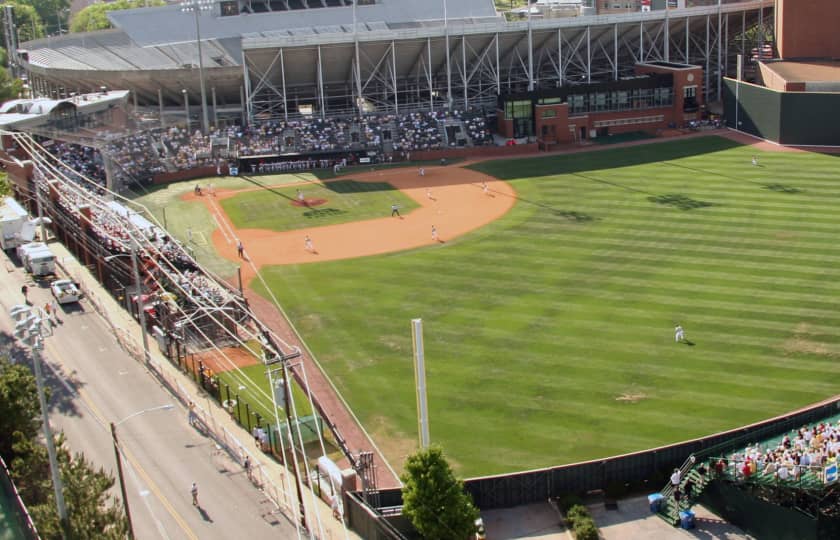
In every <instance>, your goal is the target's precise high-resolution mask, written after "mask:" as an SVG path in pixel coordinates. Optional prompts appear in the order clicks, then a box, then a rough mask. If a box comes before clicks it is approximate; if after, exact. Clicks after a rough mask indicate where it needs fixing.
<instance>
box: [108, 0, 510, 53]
mask: <svg viewBox="0 0 840 540" xmlns="http://www.w3.org/2000/svg"><path fill="white" fill-rule="evenodd" d="M354 11H355V20H356V21H357V22H358V24H359V25H360V26H361V27H362V28H365V27H368V28H370V29H376V28H382V29H388V28H390V27H391V26H392V25H397V26H404V25H406V24H418V25H424V24H428V23H430V22H433V23H434V24H437V25H442V24H443V20H444V3H443V2H431V1H428V0H426V1H416V0H377V2H376V3H375V4H371V5H359V6H357V7H356V9H355V10H354V9H353V7H352V6H334V7H321V8H318V9H295V10H287V11H275V12H261V13H240V14H239V15H225V16H222V15H221V12H220V11H219V7H218V5H216V6H214V10H213V11H211V12H208V13H206V14H200V25H201V34H202V35H204V36H208V37H213V38H215V39H224V38H234V37H240V36H242V35H243V34H253V33H261V32H271V33H274V32H290V33H292V34H297V33H315V34H319V33H335V32H337V31H338V32H341V31H343V32H348V33H351V32H352V31H353V21H354ZM497 17H498V15H497V13H496V8H495V6H494V4H493V1H492V0H450V1H449V2H448V3H447V5H446V18H447V19H449V20H487V19H496V18H497ZM108 18H109V19H110V20H111V22H112V23H113V24H114V25H115V26H116V27H117V28H119V29H121V30H123V31H124V32H125V33H126V34H127V35H128V36H129V38H131V40H133V41H134V42H135V43H136V44H137V45H141V46H149V45H163V44H175V43H183V42H190V41H194V40H195V37H196V29H195V14H194V13H192V12H185V11H182V9H181V7H180V6H178V5H177V4H176V5H168V6H162V7H153V8H139V9H127V10H121V11H110V12H108Z"/></svg>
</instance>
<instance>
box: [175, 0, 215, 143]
mask: <svg viewBox="0 0 840 540" xmlns="http://www.w3.org/2000/svg"><path fill="white" fill-rule="evenodd" d="M212 8H213V2H212V0H184V1H183V2H181V11H184V12H187V11H192V12H193V14H194V15H195V43H196V45H197V46H198V80H199V84H200V85H201V132H202V133H204V134H205V135H206V134H207V131H208V130H209V129H210V123H209V121H208V119H207V90H206V88H205V84H204V59H203V58H202V56H201V23H200V22H199V12H200V11H210V9H212Z"/></svg>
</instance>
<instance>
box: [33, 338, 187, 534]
mask: <svg viewBox="0 0 840 540" xmlns="http://www.w3.org/2000/svg"><path fill="white" fill-rule="evenodd" d="M44 343H45V344H46V348H48V349H50V356H52V357H53V358H59V359H60V358H61V355H60V354H59V353H58V351H57V350H56V348H55V347H54V346H53V345H52V343H50V342H49V341H46V340H45V341H44ZM73 391H75V392H76V393H77V394H78V395H79V397H80V398H82V401H83V402H84V403H85V405H87V407H88V409H90V411H91V413H93V416H94V418H95V419H96V421H97V422H98V423H99V424H101V425H102V427H104V428H105V429H106V430H108V429H109V426H110V422H108V421H106V420H105V416H104V415H103V414H102V411H100V410H99V407H97V406H96V404H94V402H93V400H92V399H90V397H89V396H88V395H87V392H86V391H85V390H83V389H81V388H76V389H73ZM120 449H121V450H122V453H123V454H124V455H125V458H126V459H127V460H128V461H129V462H130V463H131V464H132V466H134V469H135V470H136V471H137V473H138V474H139V475H140V476H141V477H143V480H144V481H145V482H146V483H147V484H148V488H149V491H151V492H152V493H154V494H155V496H156V497H157V498H158V500H159V501H160V503H161V504H162V505H163V507H164V508H165V509H166V511H167V512H169V515H171V516H172V519H174V520H175V523H177V524H178V526H179V527H181V529H182V530H183V531H184V532H185V533H186V534H187V537H189V538H190V539H191V540H198V536H196V534H195V533H194V532H193V530H192V529H191V528H190V526H189V525H188V524H187V522H186V521H184V518H183V517H181V514H179V513H178V511H177V510H175V507H173V506H172V503H170V502H169V499H167V498H166V496H165V495H164V494H163V492H162V491H161V490H160V488H158V486H157V484H155V482H154V481H153V480H152V479H151V477H149V475H148V474H147V473H146V470H145V469H143V467H142V466H141V465H140V463H139V462H138V461H137V458H136V457H134V454H132V453H131V452H130V451H129V450H128V448H126V447H124V446H122V445H120Z"/></svg>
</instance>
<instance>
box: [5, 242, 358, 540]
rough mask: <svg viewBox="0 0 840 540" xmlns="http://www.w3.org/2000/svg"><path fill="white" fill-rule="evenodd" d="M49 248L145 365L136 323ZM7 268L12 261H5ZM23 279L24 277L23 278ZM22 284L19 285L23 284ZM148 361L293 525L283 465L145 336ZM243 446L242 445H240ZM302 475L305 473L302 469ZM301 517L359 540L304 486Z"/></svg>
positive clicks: (327, 535)
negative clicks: (260, 449) (248, 463)
mask: <svg viewBox="0 0 840 540" xmlns="http://www.w3.org/2000/svg"><path fill="white" fill-rule="evenodd" d="M50 249H51V250H52V251H53V253H54V254H55V255H56V260H57V262H58V264H59V266H60V268H61V269H62V270H63V271H64V272H65V273H66V274H67V275H68V277H69V278H71V279H73V280H74V281H76V282H78V283H79V285H80V287H81V288H82V290H83V291H84V293H85V299H86V301H87V302H89V303H90V304H91V305H92V306H93V307H94V308H95V309H96V311H97V312H98V313H99V314H100V315H101V316H102V317H103V318H104V319H105V320H106V321H107V323H108V325H109V326H110V327H111V331H112V333H113V334H114V337H116V339H117V341H118V342H119V343H120V346H121V347H122V348H123V349H124V350H126V351H127V352H128V353H129V354H130V355H131V356H132V357H133V358H134V359H135V360H137V361H138V362H140V363H142V362H143V361H144V355H143V347H142V333H141V330H140V325H139V324H138V323H137V322H136V321H135V320H134V318H133V317H132V316H131V315H130V314H129V313H128V312H127V311H126V310H125V309H124V308H123V307H122V306H121V305H120V304H119V303H117V301H116V300H115V299H114V298H113V297H112V296H111V295H110V294H108V292H107V291H106V290H105V289H103V288H102V287H101V285H100V284H99V282H98V281H97V280H96V278H95V277H94V276H93V275H92V274H91V273H90V272H89V271H88V270H87V268H85V267H84V266H83V265H81V264H80V263H79V262H78V261H77V260H76V258H75V257H74V256H73V255H72V254H71V253H70V252H69V251H68V250H67V249H66V248H65V247H64V245H63V244H61V243H58V242H55V241H53V242H51V243H50ZM7 264H11V262H7ZM27 279H29V278H28V276H27ZM21 284H23V282H21ZM149 349H150V362H149V364H148V365H147V368H148V370H149V372H150V374H151V375H152V376H154V377H155V378H157V379H158V381H159V382H160V383H161V384H163V385H164V386H165V387H166V388H167V389H168V390H169V391H170V392H171V393H172V395H173V396H174V397H176V398H177V399H178V400H179V401H180V402H181V404H182V405H183V406H184V410H183V416H184V421H185V422H186V421H187V405H188V404H189V403H190V402H192V403H194V404H195V413H196V415H197V420H198V422H197V426H196V427H197V429H200V430H202V431H204V433H205V434H206V435H207V436H209V437H210V438H212V439H214V440H215V442H216V444H217V445H219V447H220V448H223V449H224V450H225V451H226V452H227V453H228V454H229V455H230V456H231V458H232V459H233V460H234V461H236V462H237V463H239V464H240V465H242V463H243V462H244V460H245V457H246V456H250V461H251V468H252V471H253V472H252V475H253V483H254V485H255V488H258V489H260V490H261V491H262V492H263V494H264V495H265V496H266V497H268V498H269V499H270V500H271V501H272V502H273V503H274V504H275V506H276V507H277V509H278V510H279V511H280V512H281V513H282V514H283V515H284V516H285V517H286V518H287V519H288V520H289V521H290V522H291V523H294V522H296V521H298V520H299V518H298V517H297V507H298V501H297V495H296V493H295V487H294V478H293V476H292V475H291V474H289V473H288V472H287V471H286V470H285V468H284V467H283V466H282V464H280V463H278V462H276V461H274V460H273V459H271V458H270V457H269V456H267V455H265V454H264V453H262V452H257V451H256V450H255V447H254V444H253V442H252V440H253V439H252V437H251V434H249V433H247V432H246V431H245V430H244V429H243V428H242V427H241V426H239V424H237V423H236V421H235V420H234V419H233V418H232V417H231V415H230V414H228V413H227V412H226V411H225V410H224V409H223V408H222V407H221V405H220V404H218V403H216V401H215V400H214V399H211V398H210V396H208V395H207V394H206V393H205V392H203V391H202V390H201V389H200V388H198V387H197V386H196V384H195V382H194V381H193V379H191V378H190V377H189V376H188V375H187V374H185V373H182V372H181V371H180V370H179V369H178V368H177V367H176V366H174V365H173V364H172V363H171V362H170V361H169V360H168V359H167V358H166V357H165V356H163V354H162V353H161V352H160V351H159V350H158V347H157V343H156V341H155V339H154V337H153V336H151V335H150V336H149ZM242 441H246V444H243V443H242ZM301 472H302V474H305V471H303V469H301ZM303 487H304V491H303V499H304V512H305V514H306V520H307V524H308V526H309V528H310V530H311V531H312V534H313V535H314V536H315V537H317V538H321V539H324V540H326V539H330V540H331V539H340V538H344V539H354V540H355V539H359V538H360V537H359V536H358V535H357V534H355V533H354V532H353V531H350V530H349V529H345V528H344V527H343V526H342V524H341V522H340V521H338V520H337V519H335V518H334V517H333V515H332V510H331V508H330V506H329V505H328V504H326V503H325V502H324V501H322V500H321V499H320V498H319V497H317V496H316V495H315V494H314V493H313V492H312V491H311V490H309V489H306V486H305V485H304V486H303Z"/></svg>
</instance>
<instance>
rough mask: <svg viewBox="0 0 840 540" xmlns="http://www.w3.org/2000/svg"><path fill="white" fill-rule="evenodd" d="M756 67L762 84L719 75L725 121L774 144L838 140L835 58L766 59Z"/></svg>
mask: <svg viewBox="0 0 840 540" xmlns="http://www.w3.org/2000/svg"><path fill="white" fill-rule="evenodd" d="M817 66H821V68H822V69H817ZM759 72H760V75H761V80H762V81H763V82H764V84H763V85H760V84H752V83H747V82H744V81H738V80H735V79H729V78H725V79H724V81H723V102H724V115H725V117H726V125H727V127H730V128H732V129H737V130H738V131H743V132H745V133H749V134H750V135H754V136H756V137H760V138H762V139H767V140H769V141H773V142H775V143H779V144H786V145H801V146H809V145H810V146H837V145H840V128H838V126H840V62H819V63H815V62H767V63H762V64H761V66H760V70H759Z"/></svg>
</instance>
